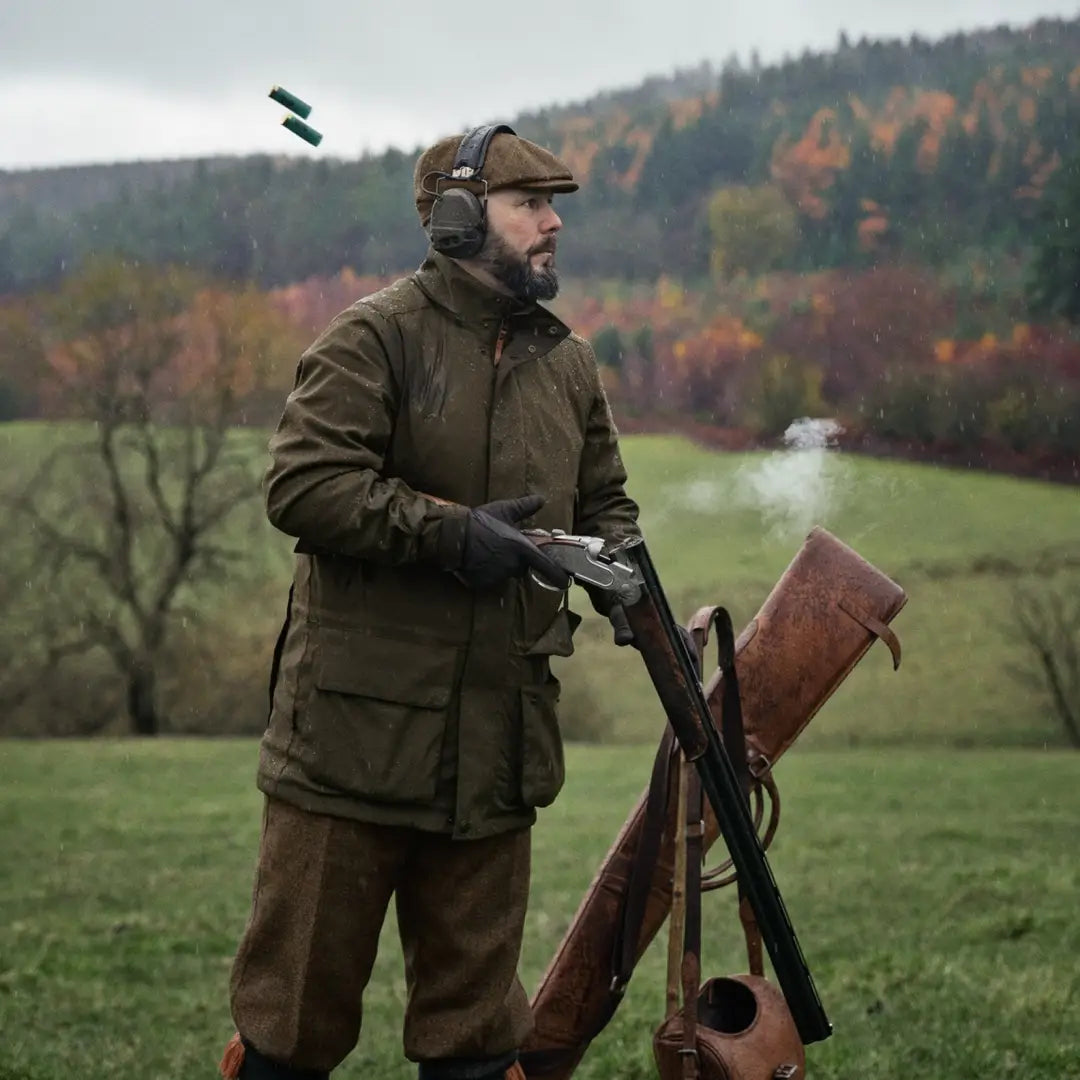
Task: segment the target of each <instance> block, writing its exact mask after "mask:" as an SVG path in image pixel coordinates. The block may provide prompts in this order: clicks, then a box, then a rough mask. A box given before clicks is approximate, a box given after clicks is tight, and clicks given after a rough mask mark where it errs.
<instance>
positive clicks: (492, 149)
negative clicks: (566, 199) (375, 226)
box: [413, 131, 578, 225]
mask: <svg viewBox="0 0 1080 1080" xmlns="http://www.w3.org/2000/svg"><path fill="white" fill-rule="evenodd" d="M463 137H464V136H462V135H451V136H449V137H448V138H445V139H440V140H439V141H438V142H437V143H436V144H435V145H434V146H431V147H429V148H428V149H427V150H425V151H424V152H423V153H422V154H421V155H420V157H419V158H418V159H417V162H416V168H415V170H414V171H413V195H414V197H415V199H416V210H417V213H419V215H420V220H421V221H422V222H423V223H424V225H427V223H428V219H429V218H430V217H431V207H432V204H433V203H434V201H435V198H434V194H433V192H434V191H435V181H436V179H437V177H436V176H433V175H431V174H433V173H435V174H438V173H447V174H448V173H449V172H450V170H451V169H452V168H453V167H454V158H455V157H457V151H458V147H459V146H460V145H461V140H462V138H463ZM480 175H481V176H482V177H483V178H484V179H485V180H486V181H487V185H488V191H497V190H498V189H499V188H508V187H523V188H539V189H541V190H543V191H555V192H569V191H577V189H578V185H577V182H576V181H575V180H574V177H573V175H572V174H571V172H570V169H569V167H568V166H567V165H566V164H565V163H564V162H562V161H560V160H559V159H558V158H557V157H556V156H555V155H554V154H553V153H551V151H550V150H545V149H544V148H543V147H542V146H537V144H536V143H534V142H529V140H528V139H523V138H522V137H521V136H520V135H511V134H508V133H507V132H505V131H503V132H499V134H498V135H496V136H495V137H494V138H493V139H492V140H491V144H490V145H489V146H488V151H487V156H486V158H485V159H484V167H483V168H482V169H481V170H480ZM448 187H464V188H468V189H469V190H470V191H475V192H477V193H479V192H481V191H482V190H483V185H482V184H477V183H469V182H467V181H463V180H454V181H451V182H447V181H445V180H444V181H443V183H442V190H444V191H445V190H446V188H448Z"/></svg>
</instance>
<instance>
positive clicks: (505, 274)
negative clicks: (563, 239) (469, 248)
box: [478, 232, 559, 300]
mask: <svg viewBox="0 0 1080 1080" xmlns="http://www.w3.org/2000/svg"><path fill="white" fill-rule="evenodd" d="M541 251H550V252H551V253H552V255H554V253H555V241H554V240H545V241H543V242H542V243H540V244H538V245H537V246H536V247H533V248H530V249H529V252H528V254H526V255H519V254H518V253H517V252H516V251H514V249H513V248H511V247H510V245H509V244H507V243H506V241H505V240H503V238H502V237H501V236H499V234H498V233H496V232H489V233H488V234H487V237H486V239H485V240H484V246H483V248H482V249H481V251H480V255H479V257H478V261H479V262H480V264H481V265H482V266H483V267H484V269H485V270H487V271H488V273H490V274H492V275H493V276H494V277H495V278H497V279H498V280H499V281H500V282H502V284H503V285H505V286H506V288H508V289H509V290H510V291H511V292H512V293H513V294H514V295H515V296H516V297H518V298H519V299H520V300H554V299H555V297H556V296H557V295H558V293H559V275H558V273H557V272H556V270H555V264H554V262H552V263H550V264H549V265H547V266H542V267H540V269H536V268H534V267H533V265H532V263H530V262H529V259H530V258H531V257H532V256H533V255H535V254H537V253H538V252H541Z"/></svg>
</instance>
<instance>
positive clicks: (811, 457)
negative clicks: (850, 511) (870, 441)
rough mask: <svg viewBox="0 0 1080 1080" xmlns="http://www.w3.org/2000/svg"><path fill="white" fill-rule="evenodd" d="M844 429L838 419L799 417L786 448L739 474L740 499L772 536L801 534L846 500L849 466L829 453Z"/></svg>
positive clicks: (797, 536) (798, 536) (786, 436)
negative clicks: (753, 510)
mask: <svg viewBox="0 0 1080 1080" xmlns="http://www.w3.org/2000/svg"><path fill="white" fill-rule="evenodd" d="M842 431H843V428H841V427H840V425H839V424H838V423H837V422H836V421H835V420H810V419H807V418H805V417H804V418H803V419H801V420H796V421H794V422H793V423H792V424H791V425H790V427H788V429H787V431H785V432H784V447H785V449H783V450H778V451H776V452H775V453H772V454H770V455H769V456H768V457H766V458H765V459H764V460H763V461H760V462H756V463H755V464H753V465H746V466H743V467H742V468H741V469H739V470H738V472H737V473H736V474H735V490H734V493H733V495H734V499H735V501H736V502H737V503H738V504H739V505H742V506H746V507H749V508H752V509H755V510H757V511H758V512H759V513H760V514H761V517H762V519H763V521H764V523H765V526H766V528H767V529H768V531H769V532H770V534H771V538H772V539H776V540H795V539H801V538H802V537H803V536H805V534H806V533H807V532H809V530H810V529H811V528H812V527H813V526H814V525H816V524H819V523H820V522H822V521H823V520H824V519H826V518H827V517H828V516H829V515H830V514H831V513H832V512H833V511H835V510H836V508H837V507H838V506H839V504H840V503H841V501H842V500H843V496H844V493H845V491H846V489H847V488H848V486H849V480H848V477H847V471H848V467H847V465H846V464H845V463H844V461H843V460H841V459H840V458H838V457H836V455H834V454H830V453H829V448H830V447H831V446H832V445H834V442H835V439H836V436H837V435H839V434H840V433H841V432H842Z"/></svg>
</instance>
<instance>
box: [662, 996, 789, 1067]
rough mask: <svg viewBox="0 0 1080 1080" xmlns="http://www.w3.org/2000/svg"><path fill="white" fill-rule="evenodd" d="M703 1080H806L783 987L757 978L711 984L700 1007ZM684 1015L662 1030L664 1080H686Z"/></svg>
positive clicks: (666, 1023)
mask: <svg viewBox="0 0 1080 1080" xmlns="http://www.w3.org/2000/svg"><path fill="white" fill-rule="evenodd" d="M694 1047H695V1049H696V1051H697V1054H696V1058H697V1062H696V1064H697V1069H696V1075H697V1076H698V1077H700V1078H701V1080H774V1078H775V1077H784V1078H785V1080H788V1078H789V1080H804V1077H805V1076H806V1052H805V1050H804V1049H803V1044H802V1042H801V1041H800V1039H799V1033H798V1031H796V1030H795V1021H794V1020H792V1018H791V1013H790V1012H788V1007H787V1003H786V1002H785V1001H784V995H783V994H782V993H781V992H780V989H779V987H777V986H775V985H774V984H773V983H771V982H769V981H768V980H766V979H762V978H759V977H758V976H756V975H733V976H731V977H729V978H724V979H709V980H708V982H706V983H705V985H704V986H702V988H701V993H700V994H699V995H698V1004H697V1029H696V1039H695V1040H694ZM682 1049H683V1015H682V1012H681V1010H680V1011H679V1012H677V1013H675V1015H674V1016H671V1017H669V1018H668V1019H667V1020H665V1021H664V1022H663V1024H661V1025H660V1027H659V1028H658V1029H657V1031H656V1034H655V1035H654V1037H653V1057H654V1059H655V1061H656V1067H657V1069H658V1071H659V1073H660V1080H684V1075H685V1074H684V1072H683V1060H682V1059H683V1054H682V1053H681V1051H682Z"/></svg>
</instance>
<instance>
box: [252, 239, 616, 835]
mask: <svg viewBox="0 0 1080 1080" xmlns="http://www.w3.org/2000/svg"><path fill="white" fill-rule="evenodd" d="M496 358H498V361H497V362H496ZM270 452H271V456H272V464H271V466H270V470H269V473H268V478H267V513H268V515H269V518H270V520H271V521H272V522H273V523H274V525H276V526H277V527H278V528H279V529H281V530H283V531H284V532H286V533H288V534H290V535H291V536H295V537H298V543H297V552H298V557H297V560H296V572H295V577H294V582H293V592H292V600H291V604H290V614H289V618H288V620H287V623H286V626H285V628H284V629H283V632H282V639H281V643H280V648H281V651H280V667H279V669H278V671H277V678H276V682H275V686H274V692H273V706H272V709H271V715H270V723H269V726H268V728H267V732H266V735H265V737H264V738H263V742H262V748H261V753H260V760H259V777H258V782H259V787H260V788H261V789H262V790H263V791H264V792H266V793H267V794H270V795H274V796H276V797H279V798H282V799H286V800H288V801H290V802H293V803H295V804H297V805H299V806H301V807H304V808H307V809H311V810H316V811H322V812H327V813H331V814H337V815H340V816H346V817H352V818H357V819H360V820H365V821H373V822H383V823H386V824H395V825H409V826H414V827H418V828H422V829H430V830H438V831H445V832H451V833H453V834H454V835H455V836H460V837H479V836H485V835H490V834H493V833H496V832H499V831H502V830H506V829H513V828H520V827H523V826H526V825H529V824H531V823H532V822H533V821H534V819H535V810H534V808H535V807H538V806H546V805H547V804H548V803H550V802H551V801H552V800H553V799H554V798H555V796H556V794H557V793H558V791H559V789H560V788H561V786H562V783H563V755H562V741H561V738H560V735H559V727H558V721H557V717H556V704H557V701H558V696H559V684H558V682H557V680H556V679H555V678H554V676H553V675H552V674H551V670H550V667H549V663H548V658H549V657H550V656H569V655H570V654H571V652H572V651H573V644H572V641H571V634H572V632H573V629H574V627H575V626H576V624H577V622H578V621H579V619H578V616H577V615H575V614H573V613H572V612H571V611H570V610H569V609H568V608H567V607H566V606H565V603H564V598H563V594H561V593H555V592H551V591H549V590H545V589H542V588H540V587H539V586H537V585H536V584H535V583H534V582H532V581H531V580H529V579H520V580H513V581H510V582H507V583H506V585H505V587H500V588H496V589H489V590H481V591H473V590H470V589H468V588H466V587H465V586H464V585H462V584H461V583H460V582H459V581H458V580H457V578H455V577H454V576H453V575H452V574H450V573H448V572H446V571H445V570H443V569H442V568H441V566H440V559H441V558H444V557H445V553H446V551H447V549H448V548H449V549H451V550H452V549H453V548H454V546H455V545H459V544H460V543H461V539H462V536H463V523H464V517H465V514H466V508H467V507H474V506H479V505H481V504H482V503H486V502H490V501H491V500H494V499H502V498H512V497H515V496H518V495H525V494H530V493H538V494H541V495H543V496H544V498H545V499H546V503H545V505H544V506H543V508H542V509H541V510H540V511H539V512H538V513H537V514H536V516H535V518H533V519H531V520H530V521H529V522H526V523H524V524H525V525H526V526H532V527H539V528H543V529H553V528H559V529H565V530H567V531H574V532H579V533H585V534H591V535H599V536H604V537H606V538H609V539H612V540H616V539H621V538H623V537H625V536H627V535H635V534H636V533H637V525H636V520H637V506H636V505H635V504H634V502H633V501H632V500H631V499H630V498H628V497H627V495H626V493H625V490H624V484H625V481H626V474H625V471H624V469H623V464H622V460H621V459H620V457H619V449H618V443H617V438H616V432H615V428H614V425H613V423H612V419H611V413H610V411H609V408H608V404H607V400H606V398H605V396H604V392H603V389H602V387H601V383H600V379H599V375H598V371H597V367H596V361H595V357H594V356H593V353H592V350H591V348H590V347H589V345H588V343H587V342H585V341H584V340H583V339H582V338H579V337H577V336H576V335H574V334H571V333H570V331H569V330H568V329H567V327H566V326H565V325H563V323H561V322H560V321H559V320H558V319H557V318H555V317H554V316H553V315H552V314H551V313H550V312H548V311H546V310H544V309H543V308H542V307H539V306H536V305H530V306H528V307H522V306H521V305H520V304H518V303H516V302H515V301H513V300H511V299H510V298H509V297H503V296H501V295H499V294H498V293H496V292H494V291H493V290H491V289H489V288H487V287H486V286H484V285H483V284H481V283H480V282H479V281H477V280H476V279H475V278H473V277H472V276H471V275H469V274H467V273H466V272H465V271H464V270H462V269H461V267H459V266H458V265H457V264H456V263H455V262H453V261H452V260H450V259H447V258H445V257H443V256H441V255H438V254H434V253H432V254H430V255H429V257H428V259H427V261H425V263H424V264H423V266H422V267H421V268H420V269H419V270H418V271H417V272H416V273H415V274H413V275H412V276H411V277H407V278H403V279H401V280H400V281H397V282H395V283H394V284H393V285H390V286H389V287H388V288H386V289H383V290H381V291H380V292H377V293H375V294H374V295H372V296H369V297H366V298H364V299H363V300H359V301H357V303H355V304H353V305H352V307H350V308H349V309H347V310H346V311H345V312H343V313H342V314H341V315H339V316H338V317H337V318H336V319H335V320H334V321H333V322H332V323H331V324H330V325H329V327H327V329H326V330H325V332H324V333H323V334H322V336H321V337H319V338H318V340H317V341H315V343H314V344H313V345H312V346H311V347H310V348H309V349H308V350H307V351H306V352H305V353H304V355H303V357H302V358H301V360H300V364H299V367H298V369H297V376H296V384H295V386H294V388H293V391H292V393H291V394H290V395H289V398H288V401H287V402H286V405H285V410H284V414H283V416H282V418H281V422H280V424H279V426H278V429H277V431H276V433H275V434H274V436H273V438H272V439H271V442H270Z"/></svg>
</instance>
